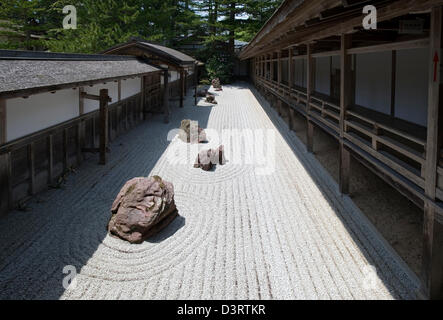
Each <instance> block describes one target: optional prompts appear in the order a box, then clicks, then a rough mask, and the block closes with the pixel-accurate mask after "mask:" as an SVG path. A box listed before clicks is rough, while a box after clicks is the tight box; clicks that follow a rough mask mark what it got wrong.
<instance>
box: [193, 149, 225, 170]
mask: <svg viewBox="0 0 443 320" xmlns="http://www.w3.org/2000/svg"><path fill="white" fill-rule="evenodd" d="M225 163H226V159H225V149H224V146H220V147H218V148H217V149H215V150H213V149H209V150H203V151H201V152H200V153H199V154H198V156H197V160H196V161H195V164H194V168H201V169H202V170H204V171H210V170H212V168H213V167H214V166H215V165H217V164H220V165H224V164H225Z"/></svg>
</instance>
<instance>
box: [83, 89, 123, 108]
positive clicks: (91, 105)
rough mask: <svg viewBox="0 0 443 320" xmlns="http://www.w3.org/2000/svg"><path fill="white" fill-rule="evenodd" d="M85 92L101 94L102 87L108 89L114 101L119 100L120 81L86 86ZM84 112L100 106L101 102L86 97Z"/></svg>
mask: <svg viewBox="0 0 443 320" xmlns="http://www.w3.org/2000/svg"><path fill="white" fill-rule="evenodd" d="M84 89H85V92H86V93H89V94H93V95H99V94H100V90H101V89H108V95H109V96H110V97H111V99H112V102H111V103H114V102H117V100H118V83H117V82H107V83H106V84H99V85H94V86H92V87H89V86H87V87H84ZM83 101H84V112H85V113H88V112H91V111H94V110H98V109H99V108H100V102H99V101H96V100H90V99H84V100H83Z"/></svg>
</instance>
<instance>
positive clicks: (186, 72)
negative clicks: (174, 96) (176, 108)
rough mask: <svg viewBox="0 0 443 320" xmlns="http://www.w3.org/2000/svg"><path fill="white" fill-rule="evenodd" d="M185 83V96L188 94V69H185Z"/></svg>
mask: <svg viewBox="0 0 443 320" xmlns="http://www.w3.org/2000/svg"><path fill="white" fill-rule="evenodd" d="M184 75H185V83H184V87H185V92H184V95H185V97H187V96H188V71H187V70H185V74H184Z"/></svg>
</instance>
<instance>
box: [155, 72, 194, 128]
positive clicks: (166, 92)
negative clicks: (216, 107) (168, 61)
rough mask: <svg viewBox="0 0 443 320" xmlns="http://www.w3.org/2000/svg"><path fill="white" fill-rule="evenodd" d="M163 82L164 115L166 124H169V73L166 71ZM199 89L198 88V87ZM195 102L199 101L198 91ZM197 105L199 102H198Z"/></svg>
mask: <svg viewBox="0 0 443 320" xmlns="http://www.w3.org/2000/svg"><path fill="white" fill-rule="evenodd" d="M163 82H164V90H163V113H164V122H165V123H169V115H170V111H169V71H168V69H166V70H165V71H163ZM196 88H197V86H196ZM195 97H196V98H195V100H196V101H197V89H196V91H195ZM196 105H197V102H196Z"/></svg>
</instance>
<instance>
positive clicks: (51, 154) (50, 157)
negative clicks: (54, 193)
mask: <svg viewBox="0 0 443 320" xmlns="http://www.w3.org/2000/svg"><path fill="white" fill-rule="evenodd" d="M53 145H54V138H53V135H52V134H50V135H49V136H48V140H47V146H48V147H47V152H48V184H49V185H52V183H53V182H54V146H53Z"/></svg>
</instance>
